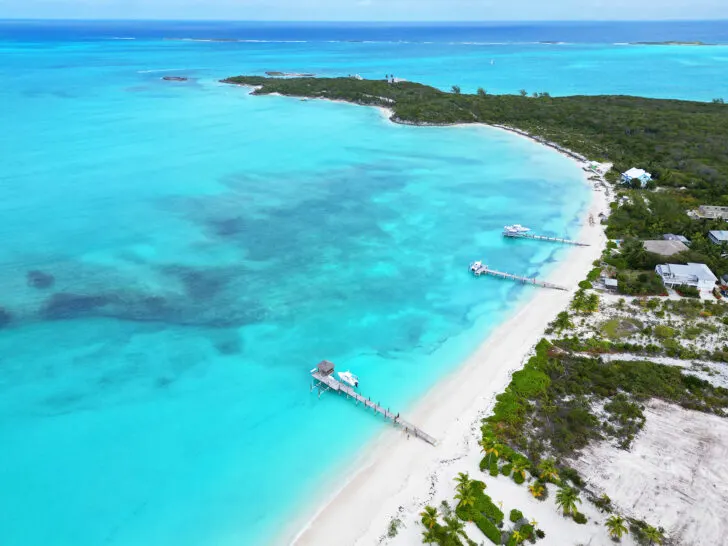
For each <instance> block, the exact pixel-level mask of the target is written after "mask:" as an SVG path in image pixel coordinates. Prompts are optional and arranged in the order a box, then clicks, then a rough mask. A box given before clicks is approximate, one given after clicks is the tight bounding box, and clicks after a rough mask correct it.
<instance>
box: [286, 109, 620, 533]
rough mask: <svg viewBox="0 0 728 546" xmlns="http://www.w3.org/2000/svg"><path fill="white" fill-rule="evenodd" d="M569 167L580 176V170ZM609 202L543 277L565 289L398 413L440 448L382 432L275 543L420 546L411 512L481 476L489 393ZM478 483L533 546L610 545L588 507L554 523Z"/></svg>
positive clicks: (529, 341)
mask: <svg viewBox="0 0 728 546" xmlns="http://www.w3.org/2000/svg"><path fill="white" fill-rule="evenodd" d="M384 113H385V114H386V113H387V111H386V110H384ZM390 115H391V114H390ZM521 136H525V135H521ZM572 159H574V158H572ZM575 161H576V162H577V163H578V165H579V167H580V168H581V167H582V166H583V163H581V162H579V161H577V160H575ZM588 176H589V175H588V174H587V173H585V177H584V178H585V183H587V184H589V185H590V186H591V185H592V184H593V182H591V181H589V180H588ZM608 204H609V203H608V196H607V194H606V192H605V191H603V190H600V191H596V190H595V191H593V199H592V202H591V205H590V206H589V209H588V210H587V211H584V216H583V225H582V228H581V232H580V234H579V237H578V238H579V240H581V241H584V242H587V243H589V244H590V245H591V246H587V247H575V248H573V249H571V250H569V253H568V257H567V258H566V259H564V260H563V262H562V263H561V264H560V265H559V266H557V267H556V268H555V269H554V271H553V272H552V273H551V274H550V275H549V278H548V280H550V281H553V282H555V283H558V284H561V285H564V286H567V287H569V289H570V290H569V291H557V290H548V289H543V290H538V291H535V293H534V294H533V295H531V296H530V297H529V298H528V299H527V301H525V302H523V303H522V304H521V305H519V306H517V308H516V309H515V310H514V312H513V314H512V315H511V316H510V318H509V319H508V320H506V321H505V322H504V323H503V324H501V325H500V326H499V327H498V328H496V329H495V331H493V332H492V333H491V334H490V335H489V336H488V338H487V339H486V340H485V341H484V342H483V344H482V345H481V346H480V348H479V349H478V350H477V351H476V352H475V353H474V354H472V355H471V356H470V357H469V358H468V359H467V360H466V361H465V362H464V363H462V365H460V366H459V367H458V368H457V370H456V371H454V372H453V373H451V374H450V375H449V376H447V377H445V378H443V380H442V381H440V382H439V383H438V385H437V387H436V388H433V389H432V390H431V391H430V392H428V393H427V394H426V395H425V396H424V397H423V398H422V399H421V401H420V402H419V403H418V404H417V405H416V407H415V408H413V409H412V410H411V411H408V412H407V413H406V415H405V417H406V418H407V419H408V420H409V421H410V422H413V423H416V424H417V425H418V426H420V427H421V428H422V429H423V430H425V431H427V432H428V433H429V434H432V435H433V436H435V437H436V438H437V439H438V441H439V443H438V445H437V446H436V447H432V446H430V445H428V444H426V443H424V442H422V441H419V440H416V439H414V438H410V439H407V438H406V437H405V436H404V435H403V434H402V433H401V432H399V431H398V430H397V429H394V428H392V427H387V428H386V430H384V431H383V432H382V433H381V434H380V436H379V437H378V439H377V440H376V441H374V442H373V445H371V446H370V447H369V448H368V450H367V451H366V453H365V454H363V455H362V456H361V457H360V458H359V460H358V461H356V462H355V463H354V464H353V465H352V473H351V478H350V479H349V480H348V481H347V482H346V483H345V484H344V485H343V487H341V488H340V489H339V490H337V491H335V492H332V493H330V494H329V496H328V497H327V498H325V499H324V500H323V502H322V503H321V504H320V505H319V506H317V507H316V509H315V510H311V511H310V512H309V513H308V514H305V515H303V517H304V518H305V519H304V520H299V521H297V522H293V524H292V525H291V526H290V527H289V528H288V529H286V530H284V532H283V533H282V534H281V535H280V536H279V537H277V540H276V543H277V544H295V545H297V546H327V545H332V546H334V545H335V546H344V545H347V546H348V545H373V544H380V543H385V540H386V544H394V545H398V544H401V545H415V544H421V533H422V527H421V525H420V524H419V516H418V514H419V512H420V511H421V510H422V507H423V506H424V505H426V504H428V503H433V504H439V502H440V501H441V500H445V499H447V500H448V501H452V497H453V491H454V482H453V481H452V478H453V477H454V476H456V475H457V473H458V472H469V473H470V474H471V476H472V477H473V478H476V479H483V478H485V476H484V475H483V474H482V473H481V472H479V470H478V463H479V461H480V459H481V458H482V454H481V452H480V447H479V445H478V440H479V439H480V421H481V419H482V418H483V417H485V416H487V415H488V413H489V412H490V411H491V409H492V407H493V405H494V402H495V397H496V395H497V394H498V393H500V392H502V391H503V390H504V389H505V387H506V386H507V384H508V382H509V381H510V375H511V374H512V373H513V372H514V371H516V370H518V369H520V368H521V367H522V365H523V363H524V360H525V359H526V357H527V356H528V355H529V353H530V352H531V350H532V349H533V347H534V346H535V344H536V343H537V342H538V341H539V339H540V338H541V337H542V335H543V332H544V329H545V328H546V327H547V325H548V323H549V322H550V321H552V320H553V319H554V318H555V316H556V315H557V314H558V313H559V312H560V311H562V310H564V309H565V308H566V307H567V306H568V304H569V302H570V300H571V298H572V296H573V293H574V291H575V290H576V288H577V284H578V283H579V281H581V280H583V279H584V277H585V276H586V274H587V272H588V271H589V269H590V268H591V267H592V262H593V261H594V260H595V259H597V258H598V257H599V255H600V253H601V251H602V249H603V247H604V244H605V241H606V239H605V235H604V231H603V227H602V226H601V225H600V224H599V221H598V218H599V214H600V213H602V212H604V213H606V212H607V211H608ZM590 215H592V216H593V218H594V219H595V220H596V221H595V222H594V224H593V225H590V223H589V216H590ZM485 481H486V483H488V484H489V485H488V487H489V488H491V489H490V491H489V492H491V493H492V496H493V500H494V501H495V502H497V501H502V502H503V505H504V509H511V508H520V509H522V510H523V511H524V514H525V515H526V516H527V517H529V518H535V519H536V520H537V521H539V527H541V528H542V529H543V530H544V531H545V532H546V535H547V536H546V539H545V540H544V541H541V542H540V543H542V544H558V545H560V546H563V545H564V544H576V543H580V542H584V543H590V544H592V545H594V544H607V543H609V541H608V539H607V538H606V533H605V532H604V528H603V526H602V525H601V522H600V523H599V524H598V526H597V525H595V522H594V519H595V518H599V515H598V514H596V515H595V514H593V513H592V511H594V508H593V507H591V506H588V503H586V502H585V503H584V504H583V505H582V506H580V508H581V509H582V510H583V511H584V512H585V513H586V515H587V516H589V518H590V523H589V524H588V525H576V524H575V523H573V521H571V520H566V519H564V518H562V517H561V515H560V514H559V513H558V512H557V510H556V508H555V506H554V504H553V500H548V501H545V502H542V503H539V501H536V500H534V499H532V498H531V497H530V495H529V494H528V491H527V489H526V488H525V487H520V488H519V487H518V486H516V485H515V484H514V483H513V482H512V481H510V480H509V479H507V478H502V477H501V478H499V479H493V478H490V477H488V478H486V479H485ZM496 484H498V485H496ZM552 498H553V497H552ZM393 517H398V518H399V519H400V520H401V521H402V522H403V526H402V528H401V529H400V531H399V533H398V534H397V536H396V537H395V538H393V539H389V538H386V539H385V536H386V532H387V527H388V525H389V522H390V521H391V519H392V518H393ZM304 521H306V522H307V523H305V524H304ZM476 533H479V531H477V529H476V530H474V531H473V533H472V534H473V538H474V539H475V540H476V541H479V540H482V539H484V537H483V536H482V535H480V534H476ZM565 537H569V541H568V542H564V538H565ZM572 537H573V540H571V538H572ZM623 543H624V544H629V542H628V541H624V542H623Z"/></svg>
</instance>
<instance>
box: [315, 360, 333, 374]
mask: <svg viewBox="0 0 728 546" xmlns="http://www.w3.org/2000/svg"><path fill="white" fill-rule="evenodd" d="M317 368H318V372H319V373H320V374H321V375H331V374H332V373H334V363H333V362H329V361H328V360H322V361H321V362H319V363H318V366H317Z"/></svg>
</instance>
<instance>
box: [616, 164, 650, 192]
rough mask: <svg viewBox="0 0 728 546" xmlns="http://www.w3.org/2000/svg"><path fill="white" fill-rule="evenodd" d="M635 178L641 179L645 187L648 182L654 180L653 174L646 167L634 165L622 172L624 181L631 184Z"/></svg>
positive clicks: (641, 183)
mask: <svg viewBox="0 0 728 546" xmlns="http://www.w3.org/2000/svg"><path fill="white" fill-rule="evenodd" d="M633 180H639V181H640V185H641V186H642V187H643V188H644V187H645V186H646V185H647V183H648V182H649V181H650V180H652V175H651V174H650V173H648V172H647V171H645V170H644V169H638V168H636V167H632V168H631V169H630V170H628V171H626V172H623V173H622V182H624V183H625V184H631V183H632V181H633Z"/></svg>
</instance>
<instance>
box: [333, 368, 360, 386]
mask: <svg viewBox="0 0 728 546" xmlns="http://www.w3.org/2000/svg"><path fill="white" fill-rule="evenodd" d="M336 373H337V374H339V380H340V381H342V382H344V383H346V384H347V385H350V386H352V387H354V388H356V387H358V386H359V378H358V377H357V376H355V375H354V374H353V373H351V372H350V371H348V370H347V371H345V372H336Z"/></svg>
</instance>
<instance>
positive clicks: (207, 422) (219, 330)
mask: <svg viewBox="0 0 728 546" xmlns="http://www.w3.org/2000/svg"><path fill="white" fill-rule="evenodd" d="M246 47H247V46H246ZM251 47H252V48H253V49H251V48H247V49H246V48H245V47H241V46H240V45H239V44H237V45H236V44H219V43H213V44H208V43H202V44H200V43H186V42H184V43H182V42H161V41H157V42H120V41H119V42H109V41H105V42H95V41H90V42H63V43H57V42H55V43H52V44H48V43H17V42H16V43H12V44H10V43H5V44H3V45H2V48H3V55H2V57H0V59H1V60H0V76H2V77H3V80H4V81H5V85H4V86H2V87H1V88H0V101H1V102H2V104H3V105H4V106H5V108H4V110H3V112H2V115H3V126H4V130H3V131H2V133H0V148H1V149H2V150H3V169H2V172H0V237H1V238H2V240H3V244H2V246H1V247H0V283H1V284H0V285H1V286H2V287H3V291H2V294H1V299H0V307H2V308H4V309H5V310H6V311H7V312H8V313H9V314H10V315H11V317H12V321H11V322H10V324H9V325H8V326H7V327H6V328H4V329H2V330H0V355H1V356H0V359H1V360H0V438H2V443H3V446H4V449H2V450H0V483H2V484H3V486H2V488H0V513H1V514H3V523H2V525H0V542H1V543H2V544H3V545H23V546H35V545H40V544H54V545H58V546H66V545H79V544H89V545H91V544H110V545H116V544H119V545H121V544H178V545H180V546H186V545H190V546H192V545H199V544H256V543H260V542H262V541H264V537H268V536H270V535H271V534H272V533H273V532H274V531H275V530H276V528H277V526H278V525H279V524H280V522H281V520H282V518H284V517H286V516H287V515H289V514H290V513H291V511H293V510H294V508H295V506H296V505H297V504H299V503H300V502H302V499H304V498H306V497H307V496H310V494H311V492H312V491H313V490H314V481H315V480H316V479H317V478H318V477H320V476H321V475H322V474H323V473H324V472H325V469H326V468H336V467H337V465H340V464H341V463H342V462H343V461H345V460H346V459H347V458H350V457H351V456H353V454H354V453H355V452H356V451H357V450H358V449H359V448H361V446H363V445H364V444H365V442H366V441H367V440H368V439H370V438H371V437H372V436H373V435H374V434H375V433H376V432H377V431H378V430H380V429H381V427H382V426H383V425H382V423H381V421H380V420H378V419H376V418H375V417H373V416H372V415H371V414H369V413H366V412H363V411H361V408H356V407H355V406H353V405H352V404H347V403H346V402H344V401H343V400H341V399H337V398H336V397H334V396H324V397H322V398H321V399H320V400H319V399H317V398H316V397H315V396H314V395H311V394H310V393H309V391H308V388H307V387H308V383H309V381H308V370H309V369H310V368H311V367H313V365H315V363H316V362H318V361H319V360H321V359H322V358H326V359H330V360H333V361H334V362H336V363H337V365H338V366H339V367H340V368H343V369H347V368H350V369H352V370H353V371H354V372H356V373H358V374H359V376H360V377H361V379H362V391H363V392H365V393H366V394H367V395H371V396H372V398H375V399H377V400H381V401H382V402H383V403H386V404H389V405H391V406H392V407H393V408H394V407H396V408H397V409H400V410H401V411H406V409H407V407H408V406H409V405H410V404H411V403H412V402H413V401H414V400H415V399H416V398H417V397H418V396H419V395H421V394H422V393H423V392H424V391H425V390H426V389H427V388H428V387H430V386H431V385H432V384H433V383H434V381H435V380H436V379H437V378H438V377H441V376H442V374H443V373H446V372H447V371H448V370H451V369H453V368H454V367H455V366H456V365H457V363H458V362H459V361H460V360H461V359H462V358H463V357H464V356H466V355H467V354H468V352H469V351H471V350H472V349H473V348H474V347H475V346H476V345H477V344H478V342H479V341H480V340H481V339H482V338H483V336H484V335H485V334H486V333H487V332H488V331H489V330H490V329H491V328H493V327H494V326H495V325H496V324H498V322H499V321H501V320H502V318H503V317H504V316H505V315H506V314H507V312H508V310H509V309H510V308H511V307H512V305H513V301H514V300H515V298H517V297H518V296H521V295H524V291H527V290H530V288H523V287H519V286H515V285H512V284H509V283H501V282H498V281H494V280H486V279H480V280H475V279H472V278H471V277H470V276H469V275H468V274H467V265H468V263H469V262H470V261H471V260H473V259H477V258H487V260H488V262H489V263H490V264H493V265H497V266H498V267H501V268H504V269H506V270H509V271H518V272H523V273H527V274H535V273H540V274H543V272H544V271H546V270H547V269H548V268H549V267H550V266H551V264H552V263H553V261H554V260H555V259H557V258H558V257H559V256H562V255H563V254H561V253H562V252H563V251H562V250H560V249H558V247H554V246H549V245H539V244H530V243H528V242H525V241H518V242H514V241H503V239H502V237H501V236H500V229H501V227H502V226H503V225H504V224H506V223H512V222H522V223H527V224H529V225H531V226H534V227H538V228H539V230H540V231H543V232H550V233H554V234H567V235H568V234H571V235H574V234H575V226H576V222H577V218H578V214H579V212H580V211H581V210H582V209H583V207H584V204H585V203H586V201H587V199H588V197H589V192H588V188H587V187H586V186H585V185H584V184H582V183H581V182H580V179H581V172H580V171H579V170H578V168H577V167H575V166H574V165H573V164H572V163H571V162H570V161H569V160H567V159H565V158H564V157H562V156H560V155H558V154H555V153H553V152H552V151H549V150H547V149H545V148H542V147H540V146H538V145H535V144H533V143H531V142H528V141H524V140H523V139H519V138H516V137H515V136H513V135H510V134H507V133H504V132H500V131H495V130H492V129H486V128H477V127H468V128H414V127H403V126H395V125H392V124H390V123H388V122H386V121H385V120H384V119H383V118H382V116H381V114H380V113H379V112H378V111H377V110H374V109H367V108H360V107H354V106H350V105H344V104H331V103H323V102H316V101H308V102H301V101H297V100H291V99H285V98H279V97H251V96H249V95H247V92H246V91H245V90H244V89H241V88H234V87H228V86H223V85H221V84H218V83H217V82H216V80H217V79H218V78H221V77H224V76H227V75H230V74H234V73H238V72H247V71H250V70H253V69H254V70H260V69H263V67H265V68H266V69H269V68H274V69H283V70H299V69H300V70H303V69H305V70H313V71H319V68H320V67H328V68H327V69H326V70H329V71H337V70H340V71H341V72H349V71H351V72H354V71H355V70H348V69H347V70H343V67H344V66H352V65H355V66H356V68H357V70H356V72H361V73H365V72H367V71H366V68H367V67H368V68H369V69H370V71H371V72H372V73H375V72H377V71H381V70H382V69H383V65H382V64H381V63H382V61H376V62H375V61H373V59H375V58H377V53H376V52H375V53H374V54H373V53H372V52H371V51H370V50H365V46H364V45H361V44H350V45H348V46H346V45H345V44H331V45H330V46H329V47H322V48H319V49H317V50H314V51H311V49H309V50H307V51H304V50H297V49H296V48H297V47H299V46H295V45H293V46H291V45H284V46H282V47H283V49H280V48H279V49H277V48H276V47H274V46H273V45H270V44H262V45H260V44H257V45H255V44H254V45H252V46H251ZM452 55H454V57H453V58H450V57H443V56H438V55H434V56H433V55H430V53H428V51H427V50H426V49H424V48H423V49H420V50H417V51H414V50H413V52H412V53H408V54H407V55H405V56H403V57H400V58H398V59H396V60H392V62H395V63H397V66H402V67H403V68H402V70H403V71H404V69H405V67H409V68H410V70H409V71H408V73H412V74H414V77H417V76H418V75H422V76H423V78H422V79H424V80H425V81H430V80H428V78H427V76H428V74H429V75H432V74H439V73H440V72H441V71H442V70H445V69H447V70H449V71H450V72H449V74H450V75H451V76H452V77H453V78H455V79H457V80H458V81H463V82H464V81H466V80H467V78H469V77H472V76H471V75H470V72H469V71H468V70H466V69H465V67H467V66H468V63H467V62H466V61H465V60H467V59H469V58H470V59H472V57H471V56H472V55H475V53H472V52H469V51H468V50H461V51H459V52H455V51H453V53H452ZM523 55H524V58H528V56H529V55H530V53H529V50H528V49H527V48H526V49H524V52H523ZM605 55H606V53H605ZM455 58H457V59H463V63H464V64H463V65H462V68H458V66H455V65H454V64H453V59H455ZM344 59H345V61H344ZM610 59H613V60H614V57H610ZM390 60H391V59H390ZM573 62H575V63H578V62H579V61H578V55H577V56H576V57H575V58H574V60H573ZM614 62H617V60H614ZM635 62H644V60H639V61H635ZM317 63H318V64H317ZM377 63H379V64H377ZM403 63H404V64H403ZM406 63H409V64H406ZM375 64H376V66H374V65H375ZM271 65H274V66H271ZM494 66H495V65H494ZM195 67H199V68H200V69H199V70H192V69H193V68H195ZM167 68H174V69H180V68H183V69H185V70H184V73H185V74H189V75H192V76H196V77H197V79H196V80H195V81H192V82H189V83H187V84H174V83H169V82H162V81H161V80H160V73H158V72H149V71H150V70H151V71H155V70H164V69H167ZM459 70H460V71H459ZM523 70H524V71H527V70H528V69H527V68H523ZM666 70H667V69H666ZM530 74H531V76H529V77H531V78H537V76H534V75H533V72H531V73H530ZM501 78H503V81H506V80H508V81H509V82H514V81H515V80H516V78H515V77H514V75H513V74H510V75H509V74H506V73H504V74H503V75H502V76H501ZM509 78H510V79H509ZM442 81H443V80H442V79H439V80H438V79H437V78H434V79H433V81H432V83H434V84H441V83H442ZM504 85H505V84H504ZM509 85H511V84H510V83H509ZM517 86H518V85H517ZM31 270H41V271H43V272H45V273H48V274H51V275H53V277H54V283H53V285H52V286H49V287H45V288H38V287H34V286H31V285H29V284H28V282H27V278H26V275H27V273H28V272H29V271H31ZM39 521H40V522H42V523H39Z"/></svg>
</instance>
